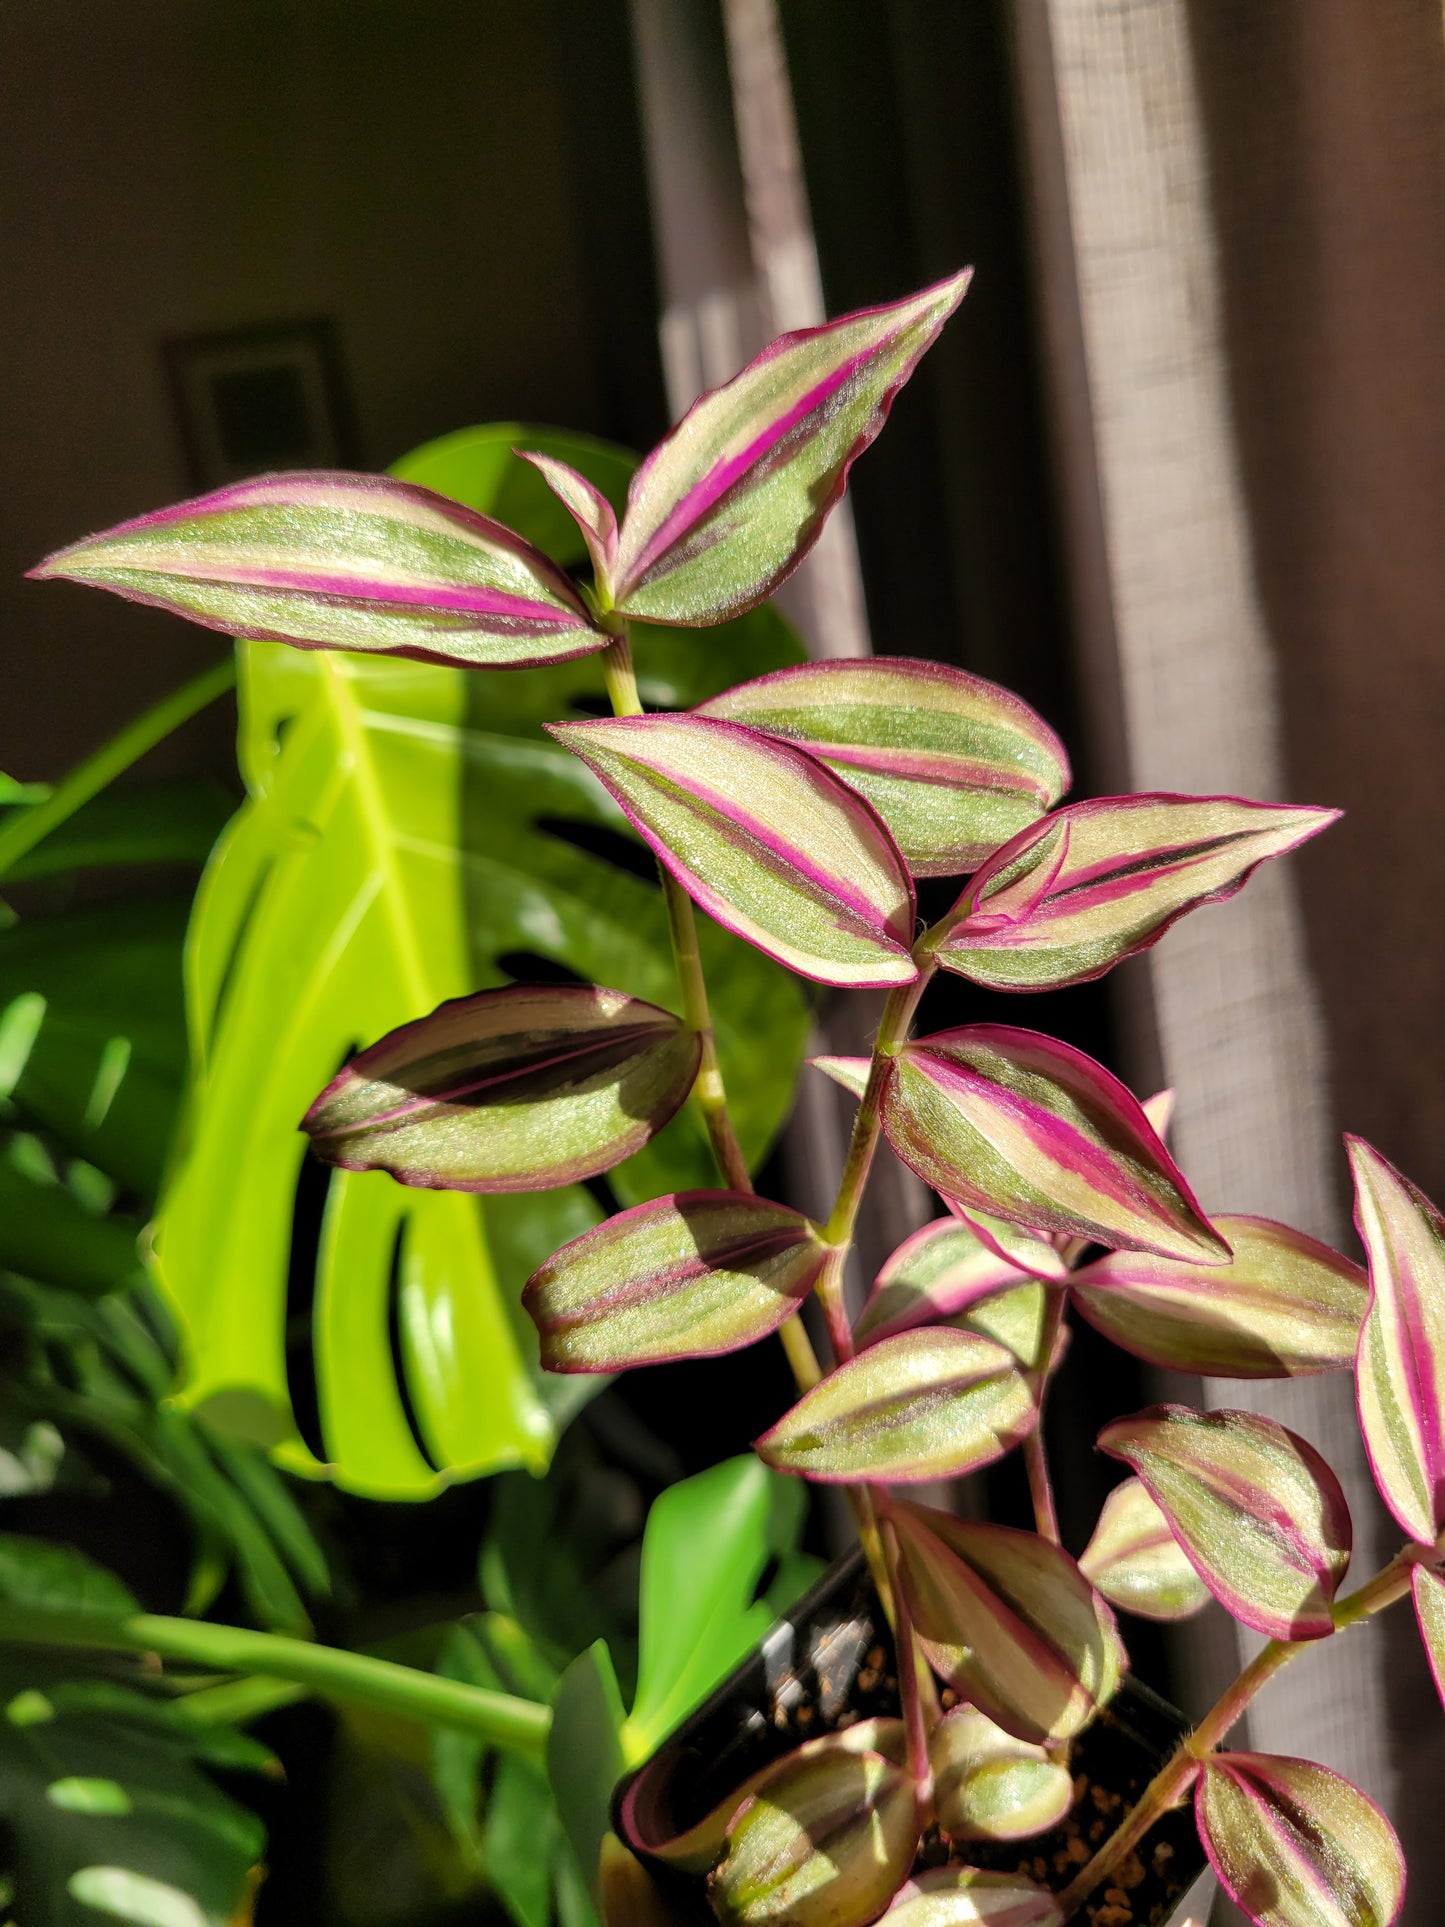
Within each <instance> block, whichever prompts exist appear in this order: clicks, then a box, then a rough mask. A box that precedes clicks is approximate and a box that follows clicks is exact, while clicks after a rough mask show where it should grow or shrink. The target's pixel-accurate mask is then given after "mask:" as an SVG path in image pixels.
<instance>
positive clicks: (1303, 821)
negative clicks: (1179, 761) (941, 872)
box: [937, 796, 1339, 990]
mask: <svg viewBox="0 0 1445 1927" xmlns="http://www.w3.org/2000/svg"><path fill="white" fill-rule="evenodd" d="M1338 816H1339V811H1338V810H1314V809H1292V808H1288V807H1285V806H1282V805H1279V804H1273V803H1245V802H1241V801H1240V800H1239V798H1237V797H1233V796H1109V797H1102V798H1100V799H1098V800H1096V801H1092V802H1086V803H1070V804H1069V805H1068V806H1067V807H1066V808H1065V809H1062V810H1059V811H1058V812H1057V813H1056V814H1055V815H1053V816H1050V817H1048V818H1047V819H1045V821H1043V822H1041V823H1036V824H1034V825H1033V826H1032V827H1030V828H1028V829H1025V830H1022V831H1021V832H1020V833H1019V834H1018V835H1017V836H1015V837H1014V839H1013V841H1012V842H1011V843H1007V844H1005V846H1004V847H1003V849H1001V850H998V851H997V852H996V853H995V854H994V855H993V856H992V857H991V858H990V859H989V861H988V862H987V863H986V864H985V865H984V866H983V868H982V869H981V870H980V871H979V872H978V874H977V875H976V876H975V877H974V878H973V880H972V882H971V883H970V884H969V887H968V890H967V892H966V893H965V895H964V897H963V899H962V901H961V902H960V905H959V915H958V921H957V922H956V923H954V924H953V926H952V927H951V928H950V930H949V931H948V933H947V935H946V937H945V938H944V939H943V941H942V942H941V943H940V944H939V945H938V946H937V956H938V961H939V962H940V963H941V964H943V965H944V967H945V968H946V969H949V970H956V971H959V972H960V973H961V974H962V975H963V976H965V977H971V978H973V980H974V981H975V982H976V983H984V984H992V985H995V986H997V987H998V988H999V989H1002V990H1044V989H1049V988H1052V987H1053V986H1055V985H1059V984H1078V983H1085V982H1087V981H1088V979H1089V978H1091V977H1099V976H1102V975H1103V973H1104V972H1105V971H1106V970H1109V969H1111V968H1112V967H1113V965H1114V964H1116V963H1118V962H1119V961H1120V960H1121V959H1122V958H1124V957H1129V956H1132V955H1133V954H1134V953H1135V952H1136V951H1139V950H1145V949H1147V948H1148V947H1149V945H1150V944H1153V943H1157V942H1158V941H1159V939H1160V937H1162V936H1163V934H1164V932H1165V931H1166V930H1167V929H1168V928H1169V926H1170V925H1171V924H1172V923H1174V922H1176V921H1177V920H1178V919H1179V918H1180V917H1182V916H1183V915H1184V914H1185V912H1186V911H1189V910H1193V909H1196V908H1197V907H1198V906H1199V905H1200V904H1202V903H1218V902H1220V901H1222V900H1223V899H1224V898H1225V897H1232V896H1233V895H1234V893H1235V892H1236V891H1237V890H1239V889H1241V888H1242V887H1243V886H1244V884H1245V883H1246V882H1247V881H1248V879H1249V877H1250V875H1251V873H1252V872H1253V871H1254V869H1255V868H1256V867H1257V866H1258V865H1259V864H1260V863H1262V862H1263V861H1264V859H1265V858H1266V857H1271V856H1283V855H1284V854H1285V852H1286V851H1287V850H1293V849H1297V848H1298V847H1299V845H1300V844H1301V843H1304V842H1305V841H1307V840H1308V838H1310V837H1312V836H1317V835H1318V834H1319V832H1320V831H1321V830H1323V829H1325V828H1327V827H1328V825H1329V824H1331V823H1333V822H1334V821H1335V819H1336V818H1337V817H1338Z"/></svg>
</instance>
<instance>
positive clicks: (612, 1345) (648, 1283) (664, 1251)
mask: <svg viewBox="0 0 1445 1927" xmlns="http://www.w3.org/2000/svg"><path fill="white" fill-rule="evenodd" d="M826 1256H827V1251H826V1248H825V1246H824V1245H823V1243H822V1241H821V1239H820V1238H819V1236H818V1231H817V1227H816V1226H815V1225H814V1224H813V1223H812V1222H811V1221H810V1220H809V1219H807V1218H805V1217H804V1216H803V1214H802V1213H801V1212H800V1211H791V1210H789V1209H788V1207H787V1206H786V1205H781V1204H770V1203H768V1201H767V1200H766V1199H765V1198H757V1197H754V1196H752V1195H751V1193H748V1192H742V1191H684V1192H679V1193H678V1194H677V1195H676V1196H675V1197H670V1198H656V1199H654V1200H653V1202H652V1203H651V1204H639V1205H635V1206H634V1207H633V1209H632V1210H630V1211H623V1212H620V1213H619V1214H618V1215H617V1216H616V1217H615V1218H609V1219H608V1220H607V1222H606V1223H605V1224H600V1225H598V1226H597V1227H596V1228H595V1230H592V1231H585V1232H583V1234H582V1236H581V1237H580V1238H574V1239H573V1240H572V1242H571V1243H570V1244H566V1245H563V1247H562V1249H561V1250H560V1251H558V1252H555V1253H554V1254H553V1256H552V1257H550V1258H549V1259H548V1260H547V1262H546V1264H544V1265H543V1266H542V1267H541V1268H540V1269H539V1270H538V1271H535V1272H534V1273H533V1274H532V1277H531V1278H530V1279H529V1280H528V1283H527V1287H526V1290H525V1291H524V1292H523V1294H522V1303H523V1305H524V1306H525V1307H526V1309H527V1311H528V1312H529V1313H530V1314H531V1317H532V1320H533V1323H534V1324H535V1325H536V1327H537V1330H538V1332H539V1333H540V1334H541V1339H542V1363H543V1364H544V1365H545V1366H546V1367H547V1369H548V1371H553V1372H619V1371H623V1370H625V1369H626V1368H627V1367H628V1366H631V1365H656V1364H659V1363H660V1362H661V1361H662V1360H663V1359H669V1358H708V1357H713V1356H715V1355H716V1354H717V1353H719V1352H732V1351H737V1350H738V1349H739V1348H740V1347H741V1346H743V1345H751V1344H753V1343H754V1342H755V1341H756V1340H757V1339H759V1338H766V1337H767V1335H768V1333H769V1332H772V1331H776V1330H777V1328H778V1326H779V1325H781V1324H782V1322H783V1320H784V1319H785V1318H787V1317H789V1316H790V1315H791V1313H793V1312H795V1311H796V1310H797V1309H798V1307H799V1305H800V1304H801V1303H802V1301H803V1300H804V1299H805V1298H806V1297H807V1295H808V1293H809V1292H810V1291H811V1290H812V1288H813V1285H814V1282H815V1281H816V1279H817V1276H818V1273H819V1271H820V1270H821V1268H822V1265H823V1261H824V1259H825V1257H826Z"/></svg>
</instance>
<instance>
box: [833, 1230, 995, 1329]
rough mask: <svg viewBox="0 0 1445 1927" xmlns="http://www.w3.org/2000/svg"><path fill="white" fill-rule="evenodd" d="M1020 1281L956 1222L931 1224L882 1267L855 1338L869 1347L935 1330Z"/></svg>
mask: <svg viewBox="0 0 1445 1927" xmlns="http://www.w3.org/2000/svg"><path fill="white" fill-rule="evenodd" d="M1022 1279H1023V1274H1022V1273H1021V1272H1020V1271H1019V1268H1018V1266H1017V1265H1013V1264H1010V1263H1009V1262H1008V1260H1007V1259H1005V1258H1000V1257H999V1256H998V1255H997V1253H996V1252H993V1251H991V1250H990V1249H989V1248H988V1246H987V1245H985V1244H983V1243H982V1242H981V1241H980V1240H979V1237H978V1235H977V1233H976V1232H974V1231H972V1230H970V1228H969V1227H968V1226H967V1225H966V1224H963V1223H962V1222H961V1221H960V1220H959V1219H957V1218H953V1217H948V1218H934V1219H933V1220H932V1221H931V1222H930V1223H928V1224H926V1225H924V1226H923V1228H922V1230H921V1231H915V1232H914V1233H913V1234H912V1235H911V1237H908V1238H905V1239H904V1241H903V1243H902V1244H901V1245H899V1247H898V1249H897V1250H896V1251H895V1252H894V1253H893V1255H892V1257H890V1258H889V1259H888V1260H887V1261H886V1262H885V1264H884V1266H883V1269H882V1270H881V1271H880V1272H879V1274H878V1276H877V1277H876V1278H875V1279H874V1281H873V1289H872V1290H871V1291H870V1292H869V1294H868V1298H867V1301H866V1303H865V1304H864V1306H863V1310H862V1311H861V1313H860V1314H859V1316H858V1320H857V1323H856V1324H855V1325H854V1327H853V1336H854V1338H855V1339H856V1341H857V1342H858V1343H859V1344H860V1345H863V1344H872V1343H874V1342H875V1341H876V1340H877V1339H879V1338H889V1337H893V1336H894V1335H896V1334H897V1333H898V1332H903V1331H908V1330H911V1329H912V1327H913V1326H915V1325H931V1324H937V1323H939V1322H940V1321H941V1320H943V1319H944V1318H947V1317H950V1316H951V1315H952V1314H953V1313H955V1312H961V1311H966V1310H967V1309H968V1308H969V1307H970V1306H971V1305H973V1304H975V1303H977V1302H978V1301H979V1300H980V1299H984V1298H988V1297H991V1296H992V1295H993V1294H994V1293H996V1292H1000V1291H1004V1290H1007V1288H1008V1287H1009V1286H1011V1285H1018V1284H1020V1283H1021V1282H1022Z"/></svg>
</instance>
